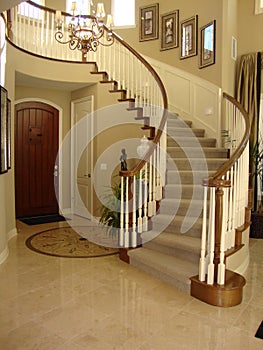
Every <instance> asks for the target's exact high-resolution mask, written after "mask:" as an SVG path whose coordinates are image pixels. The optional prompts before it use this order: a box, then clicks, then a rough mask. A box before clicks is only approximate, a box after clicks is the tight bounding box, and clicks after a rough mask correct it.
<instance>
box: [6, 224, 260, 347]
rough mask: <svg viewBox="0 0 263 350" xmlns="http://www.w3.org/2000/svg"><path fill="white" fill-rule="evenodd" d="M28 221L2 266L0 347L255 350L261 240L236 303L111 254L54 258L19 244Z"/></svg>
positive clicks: (255, 246) (253, 245)
mask: <svg viewBox="0 0 263 350" xmlns="http://www.w3.org/2000/svg"><path fill="white" fill-rule="evenodd" d="M63 225H65V223H57V224H45V225H40V226H27V225H25V224H22V223H18V231H19V233H18V235H17V236H16V237H14V238H12V239H11V240H10V241H9V250H10V252H9V257H8V259H7V260H6V261H5V262H4V263H3V264H2V265H0V281H1V282H0V349H1V350H24V349H27V350H31V349H32V350H112V349H115V350H120V349H125V350H176V349H178V350H184V349H189V350H190V349H191V350H199V349H200V350H201V349H202V350H206V349H209V350H210V349H213V350H219V349H224V350H228V349H229V350H230V349H231V350H235V349H238V350H240V349H246V350H250V349H253V350H259V349H261V350H262V349H263V340H262V339H258V338H255V336H254V335H255V333H256V330H257V328H258V326H259V324H260V323H261V321H262V320H263V300H262V297H263V293H262V289H263V256H262V253H263V239H261V240H260V239H259V240H256V239H253V240H251V248H250V252H251V260H250V261H251V262H250V266H249V268H248V271H247V274H246V279H247V285H246V287H245V289H244V298H243V302H242V304H241V305H238V306H236V307H232V308H226V309H225V308H217V307H214V306H210V305H207V304H205V303H202V302H200V301H198V300H196V299H194V298H192V297H191V296H189V295H186V294H184V293H182V292H180V291H178V290H177V289H175V288H173V287H171V286H169V285H166V284H164V283H162V282H160V281H158V280H156V279H154V278H152V277H151V276H149V275H147V274H145V273H143V272H140V271H138V270H136V269H135V268H133V267H132V266H129V265H127V264H125V263H124V262H122V261H120V260H119V259H118V256H114V255H113V256H109V257H103V258H93V259H79V258H78V259H70V258H56V257H50V256H45V255H41V254H38V253H36V252H33V251H31V250H29V249H28V248H27V247H26V246H25V239H26V238H27V237H28V236H29V235H32V234H33V233H35V232H38V231H43V230H45V229H48V228H51V227H57V226H63Z"/></svg>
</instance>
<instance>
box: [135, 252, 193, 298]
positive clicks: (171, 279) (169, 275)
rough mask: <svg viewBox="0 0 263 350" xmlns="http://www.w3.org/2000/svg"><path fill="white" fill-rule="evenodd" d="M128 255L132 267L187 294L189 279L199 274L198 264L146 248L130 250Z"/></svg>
mask: <svg viewBox="0 0 263 350" xmlns="http://www.w3.org/2000/svg"><path fill="white" fill-rule="evenodd" d="M128 255H129V257H130V264H131V265H133V266H135V267H137V268H139V269H141V270H143V271H144V272H147V273H149V274H151V275H152V276H154V277H156V278H158V279H160V280H162V281H163V282H166V283H169V284H171V285H173V286H175V287H177V288H179V289H181V290H182V291H184V292H187V293H189V292H190V280H189V278H190V277H192V276H194V275H196V274H197V273H198V265H197V264H194V263H191V262H189V261H186V260H183V259H179V258H177V257H175V256H169V255H166V254H163V253H160V252H157V251H153V250H151V249H147V248H144V247H142V248H138V249H133V250H130V251H129V252H128Z"/></svg>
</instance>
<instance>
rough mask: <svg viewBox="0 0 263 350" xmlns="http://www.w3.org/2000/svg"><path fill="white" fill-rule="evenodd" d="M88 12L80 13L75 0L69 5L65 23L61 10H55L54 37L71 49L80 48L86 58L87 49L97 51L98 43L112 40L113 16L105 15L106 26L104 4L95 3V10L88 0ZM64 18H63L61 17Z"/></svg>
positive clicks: (109, 43)
mask: <svg viewBox="0 0 263 350" xmlns="http://www.w3.org/2000/svg"><path fill="white" fill-rule="evenodd" d="M88 4H89V12H90V13H89V14H87V15H80V12H79V10H78V9H77V4H76V1H73V2H72V5H71V15H72V16H71V20H70V22H68V23H67V21H66V23H65V20H64V19H65V18H67V17H62V13H61V11H56V33H55V39H56V40H57V41H58V42H59V43H60V44H68V45H69V48H70V49H71V50H75V49H77V50H80V51H81V52H82V57H83V58H84V59H86V57H87V53H88V52H89V51H93V52H95V51H97V47H98V46H99V45H103V46H110V45H112V44H113V42H114V38H113V36H112V25H113V18H112V16H111V15H108V16H107V23H106V26H105V24H104V17H105V16H106V14H105V10H104V4H103V3H101V2H100V3H98V4H97V11H96V10H95V7H94V5H93V1H92V0H88ZM63 18H64V19H63Z"/></svg>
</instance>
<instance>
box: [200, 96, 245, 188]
mask: <svg viewBox="0 0 263 350" xmlns="http://www.w3.org/2000/svg"><path fill="white" fill-rule="evenodd" d="M223 97H224V98H225V99H226V100H228V101H230V102H231V103H232V104H233V105H234V106H235V107H236V108H237V109H238V110H239V111H240V112H241V114H242V115H243V117H244V120H245V125H246V127H245V132H244V136H243V138H242V140H241V142H240V144H239V146H238V147H237V149H236V150H235V152H234V153H233V154H232V155H231V157H230V158H229V159H228V160H227V161H226V162H225V163H224V164H223V165H222V166H221V167H220V168H219V169H218V170H217V171H216V173H215V174H214V175H212V176H211V177H209V178H208V179H206V180H204V181H203V184H204V185H205V186H207V185H209V184H210V185H212V186H213V184H216V183H217V182H218V181H220V180H221V179H222V176H224V175H225V174H226V172H227V171H228V170H230V169H231V167H232V166H233V165H234V164H235V163H236V161H237V160H238V158H239V157H240V156H241V154H242V152H243V150H244V149H245V147H246V145H247V143H248V141H249V135H250V127H251V126H250V121H249V116H248V113H247V112H246V111H245V109H244V107H243V106H242V105H241V104H240V103H239V102H237V101H236V100H235V99H234V98H233V97H232V96H230V95H228V94H227V93H225V92H224V93H223Z"/></svg>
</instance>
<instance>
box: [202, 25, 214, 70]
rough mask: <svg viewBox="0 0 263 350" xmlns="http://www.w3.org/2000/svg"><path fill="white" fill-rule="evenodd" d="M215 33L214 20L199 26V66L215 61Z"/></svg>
mask: <svg viewBox="0 0 263 350" xmlns="http://www.w3.org/2000/svg"><path fill="white" fill-rule="evenodd" d="M215 34H216V21H212V22H210V23H208V24H206V25H205V26H203V27H202V28H200V62H199V68H204V67H207V66H210V65H211V64H214V63H215V57H216V55H215V54H216V52H215Z"/></svg>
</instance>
